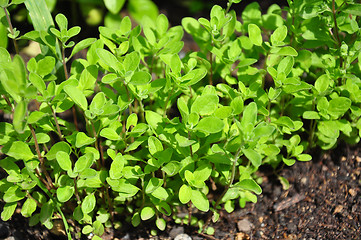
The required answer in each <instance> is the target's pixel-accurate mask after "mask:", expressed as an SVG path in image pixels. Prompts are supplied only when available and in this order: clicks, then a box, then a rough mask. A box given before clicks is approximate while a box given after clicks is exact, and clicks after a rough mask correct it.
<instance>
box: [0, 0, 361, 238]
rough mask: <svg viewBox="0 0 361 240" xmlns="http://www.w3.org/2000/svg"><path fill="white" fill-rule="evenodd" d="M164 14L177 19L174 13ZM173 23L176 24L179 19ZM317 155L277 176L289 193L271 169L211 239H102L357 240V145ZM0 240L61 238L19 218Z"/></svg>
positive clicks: (360, 229)
mask: <svg viewBox="0 0 361 240" xmlns="http://www.w3.org/2000/svg"><path fill="white" fill-rule="evenodd" d="M264 2H267V1H264ZM268 2H269V1H268ZM178 10H179V9H178ZM263 10H264V9H263ZM164 12H168V14H169V16H172V15H173V16H175V15H174V14H173V12H172V9H168V10H167V11H164ZM179 14H180V13H179ZM182 17H184V14H183V13H182ZM173 23H174V24H173V25H177V24H179V23H178V22H177V19H175V20H173ZM188 44H189V43H188ZM0 117H1V116H0ZM318 153H319V154H315V156H314V159H313V161H311V162H307V163H302V162H299V163H296V164H295V165H294V166H292V167H290V168H285V169H283V170H282V171H281V172H280V175H282V176H284V177H285V178H287V179H288V180H289V182H290V188H289V189H288V190H283V189H282V185H281V184H280V183H279V181H278V180H277V178H276V177H275V175H272V172H271V171H270V170H269V169H264V170H263V171H262V172H260V175H261V176H263V184H262V189H263V193H262V194H261V195H260V196H259V198H258V203H257V204H248V205H247V206H246V207H245V208H244V209H237V210H236V211H235V212H233V213H231V214H227V213H226V212H222V214H221V219H220V221H219V222H217V223H216V224H214V225H213V227H214V228H215V229H216V232H215V234H214V235H213V236H206V235H199V234H197V230H196V229H192V228H188V227H187V226H179V225H178V226H177V225H174V224H173V223H171V222H170V223H169V224H168V228H167V229H166V231H164V232H163V233H160V235H159V236H158V237H152V236H151V235H150V230H151V227H149V226H141V227H138V228H137V229H133V228H128V229H122V230H121V231H113V230H109V231H108V232H107V234H105V235H104V239H114V238H118V239H124V240H133V239H173V238H174V237H176V236H177V235H179V234H180V233H186V234H188V235H189V236H191V237H192V239H193V240H199V239H212V240H214V239H224V240H228V239H232V240H233V239H234V240H243V239H289V240H291V239H307V240H308V239H325V240H327V239H361V176H360V175H361V144H360V145H359V146H355V147H352V148H350V147H347V146H346V145H344V144H343V145H341V146H340V147H338V148H337V149H335V150H333V151H330V152H327V153H322V154H321V153H320V152H318ZM0 204H1V203H0ZM1 206H2V205H1ZM0 239H7V240H14V239H15V240H58V239H59V240H61V239H65V238H64V237H62V236H57V235H55V234H53V233H51V232H50V231H48V230H47V229H45V228H44V227H41V226H36V227H28V221H27V219H24V218H22V217H21V215H20V214H19V213H18V214H15V215H14V216H13V218H12V219H11V221H8V222H2V221H1V220H0ZM184 239H185V238H184Z"/></svg>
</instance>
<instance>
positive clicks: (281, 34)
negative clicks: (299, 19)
mask: <svg viewBox="0 0 361 240" xmlns="http://www.w3.org/2000/svg"><path fill="white" fill-rule="evenodd" d="M286 37H287V27H286V26H285V25H282V26H280V27H278V28H277V29H276V30H275V31H274V32H273V34H272V35H271V43H272V45H273V46H278V45H279V44H282V42H283V40H285V38H286Z"/></svg>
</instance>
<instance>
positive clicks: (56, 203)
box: [23, 161, 72, 240]
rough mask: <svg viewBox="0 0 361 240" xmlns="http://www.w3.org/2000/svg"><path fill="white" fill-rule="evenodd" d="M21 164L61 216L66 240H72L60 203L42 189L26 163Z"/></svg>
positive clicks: (45, 189) (41, 185)
mask: <svg viewBox="0 0 361 240" xmlns="http://www.w3.org/2000/svg"><path fill="white" fill-rule="evenodd" d="M23 162H24V165H25V167H26V169H27V170H28V174H29V176H30V178H31V179H32V180H33V181H35V182H36V184H37V186H38V187H39V188H40V189H41V190H43V191H44V192H45V193H46V195H48V197H49V198H50V199H51V200H52V201H53V202H54V205H55V207H56V210H57V211H58V212H59V214H60V216H61V218H62V220H63V223H64V228H65V232H66V234H67V237H68V240H72V237H71V234H70V229H69V225H68V222H67V220H66V217H65V215H64V213H63V212H62V210H61V208H60V206H61V203H59V202H58V201H57V199H56V198H54V197H53V195H52V194H51V193H50V191H49V190H48V189H47V188H46V187H44V185H43V184H42V183H41V181H40V180H39V178H37V177H36V176H35V175H34V173H33V170H32V169H31V168H30V167H29V165H28V164H27V162H26V161H23Z"/></svg>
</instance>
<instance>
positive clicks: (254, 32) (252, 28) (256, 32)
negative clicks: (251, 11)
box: [248, 23, 262, 46]
mask: <svg viewBox="0 0 361 240" xmlns="http://www.w3.org/2000/svg"><path fill="white" fill-rule="evenodd" d="M248 35H249V39H250V40H251V42H252V43H253V44H254V45H256V46H261V45H262V35H261V29H260V28H259V27H258V26H257V25H256V24H253V23H251V24H249V25H248Z"/></svg>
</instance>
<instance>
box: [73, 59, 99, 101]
mask: <svg viewBox="0 0 361 240" xmlns="http://www.w3.org/2000/svg"><path fill="white" fill-rule="evenodd" d="M97 78H98V68H97V66H95V65H90V66H88V67H86V68H85V69H84V70H83V72H82V73H81V75H80V79H79V85H78V87H77V88H78V89H79V90H81V91H82V92H83V93H84V95H85V96H89V95H91V94H92V93H93V92H94V85H95V82H96V80H97Z"/></svg>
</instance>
